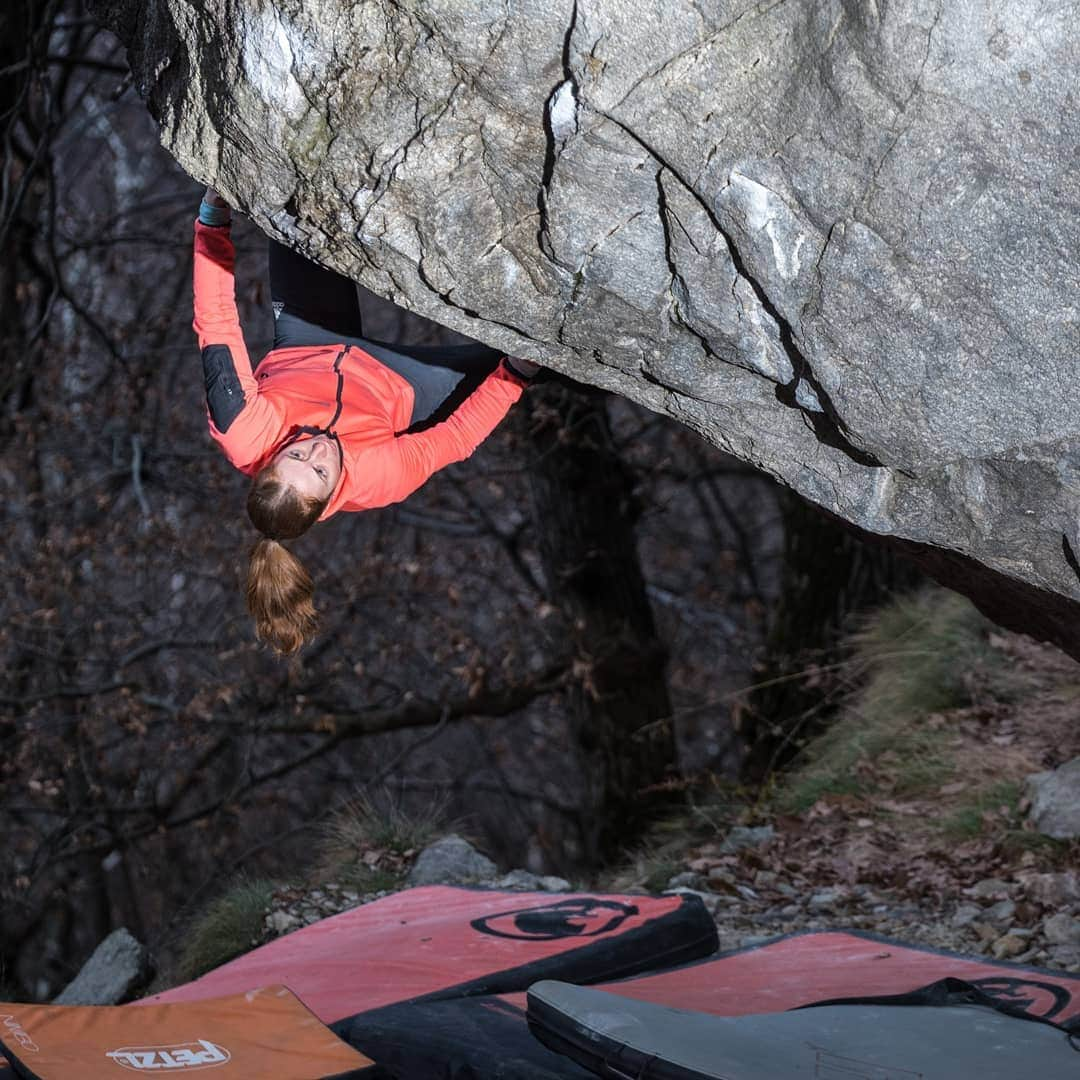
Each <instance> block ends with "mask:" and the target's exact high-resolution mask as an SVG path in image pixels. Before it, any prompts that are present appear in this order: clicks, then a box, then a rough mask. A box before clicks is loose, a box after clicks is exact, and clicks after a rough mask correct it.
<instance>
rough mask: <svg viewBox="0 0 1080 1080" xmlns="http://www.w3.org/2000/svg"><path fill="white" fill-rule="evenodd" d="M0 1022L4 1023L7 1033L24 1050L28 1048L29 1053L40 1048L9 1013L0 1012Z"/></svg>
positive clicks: (34, 1052)
mask: <svg viewBox="0 0 1080 1080" xmlns="http://www.w3.org/2000/svg"><path fill="white" fill-rule="evenodd" d="M0 1024H3V1025H4V1030H5V1031H6V1032H7V1034H8V1035H9V1036H10V1037H11V1038H12V1039H14V1040H15V1041H16V1042H17V1043H18V1044H19V1045H20V1046H21V1047H22V1048H23V1049H24V1050H28V1051H29V1052H30V1053H31V1054H36V1053H38V1051H40V1050H41V1047H40V1046H38V1044H37V1043H36V1042H34V1040H33V1039H32V1038H31V1037H30V1032H28V1031H27V1030H26V1028H24V1027H23V1026H22V1024H20V1023H19V1021H18V1020H16V1019H15V1017H14V1016H12V1015H11V1013H0Z"/></svg>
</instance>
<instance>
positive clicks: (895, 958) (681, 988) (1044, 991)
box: [505, 931, 1080, 1023]
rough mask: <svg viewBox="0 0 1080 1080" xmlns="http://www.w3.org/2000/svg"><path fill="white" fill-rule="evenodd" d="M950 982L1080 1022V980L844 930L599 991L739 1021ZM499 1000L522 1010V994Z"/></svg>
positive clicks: (782, 941) (790, 939) (1043, 1013)
mask: <svg viewBox="0 0 1080 1080" xmlns="http://www.w3.org/2000/svg"><path fill="white" fill-rule="evenodd" d="M949 976H951V977H953V978H956V979H963V980H964V981H965V982H969V983H972V984H973V985H975V986H977V987H978V988H979V989H980V990H982V991H983V992H984V993H986V994H989V995H990V996H991V997H996V998H999V999H1001V1000H1002V1001H1008V1002H1010V1003H1011V1004H1013V1005H1016V1006H1018V1007H1022V1008H1024V1009H1025V1011H1027V1012H1030V1013H1032V1014H1033V1015H1035V1016H1042V1017H1045V1018H1047V1019H1053V1020H1055V1021H1056V1022H1058V1023H1061V1022H1062V1021H1063V1020H1068V1019H1070V1018H1071V1017H1073V1016H1076V1015H1077V1014H1080V975H1069V974H1066V973H1065V972H1061V971H1046V970H1043V969H1041V968H1031V967H1021V966H1020V965H1017V964H1008V963H994V962H990V961H986V960H982V959H980V958H979V957H975V956H960V955H958V954H956V953H949V952H939V951H936V950H933V949H923V948H919V947H918V946H912V945H902V944H900V943H899V942H896V941H889V940H887V939H884V938H877V937H873V936H872V935H863V934H858V933H848V932H841V931H836V932H828V933H814V932H810V933H804V934H792V935H791V936H790V937H785V938H781V939H779V940H778V941H775V942H770V943H768V944H765V945H758V946H754V947H752V948H749V949H743V950H740V951H738V952H734V953H726V954H725V955H723V956H720V957H717V958H715V959H711V960H705V961H701V962H699V963H695V964H687V965H685V966H684V967H681V968H678V969H677V970H674V971H662V972H658V973H656V974H653V975H645V976H642V977H640V978H635V979H627V980H626V981H624V982H618V983H611V984H609V985H605V986H600V987H598V989H601V990H610V991H611V992H612V993H615V994H621V995H622V996H623V997H632V998H637V999H638V1000H639V1001H650V1002H652V1003H654V1004H656V1005H670V1006H671V1007H672V1008H675V1009H691V1010H693V1011H695V1012H707V1013H713V1014H714V1015H716V1016H745V1015H747V1014H749V1013H769V1012H780V1011H782V1010H784V1009H793V1008H795V1007H796V1006H798V1005H807V1004H809V1003H810V1002H812V1001H826V1000H831V999H832V998H850V997H879V996H881V995H884V994H903V993H907V992H908V991H910V990H914V989H916V988H917V987H920V986H926V985H927V984H929V983H932V982H937V980H938V979H944V978H946V977H949ZM505 1000H507V1001H509V1002H512V1003H513V1004H514V1005H518V1006H520V1007H521V1008H524V1007H525V995H524V994H521V995H512V996H507V997H506V998H505Z"/></svg>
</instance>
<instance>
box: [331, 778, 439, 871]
mask: <svg viewBox="0 0 1080 1080" xmlns="http://www.w3.org/2000/svg"><path fill="white" fill-rule="evenodd" d="M450 827H451V826H450V824H449V823H448V821H447V813H446V803H445V802H444V801H438V800H436V801H434V802H432V803H431V804H429V806H428V807H427V808H426V809H425V810H424V811H423V813H421V814H407V813H405V812H404V811H403V810H402V809H401V807H400V806H399V805H398V804H397V803H395V802H394V801H393V800H392V799H391V798H389V797H386V798H384V799H382V800H380V801H379V802H375V801H374V800H372V799H370V798H369V797H368V796H366V795H358V796H356V797H355V798H354V799H352V800H350V801H349V802H348V803H346V805H345V806H344V807H342V808H341V810H339V811H338V812H337V813H335V814H334V816H333V817H332V818H331V819H330V821H329V822H328V823H327V825H326V826H325V827H324V828H323V831H322V836H321V838H320V841H319V845H318V856H317V860H318V861H317V870H316V877H317V879H318V880H321V881H336V882H339V883H341V884H346V885H351V886H353V887H354V888H358V889H360V890H361V891H364V892H380V891H383V890H386V889H393V888H396V887H398V886H400V884H401V882H402V880H403V878H404V876H405V874H406V873H407V871H408V869H409V866H410V865H411V863H412V861H413V859H414V858H415V857H416V856H417V855H418V854H419V852H420V850H421V849H422V848H424V847H425V846H426V845H428V844H430V843H431V842H432V841H433V840H435V839H437V838H438V837H439V836H441V835H442V834H443V833H445V832H447V831H448V830H449V829H450Z"/></svg>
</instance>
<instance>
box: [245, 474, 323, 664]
mask: <svg viewBox="0 0 1080 1080" xmlns="http://www.w3.org/2000/svg"><path fill="white" fill-rule="evenodd" d="M325 506H326V502H325V500H324V501H319V500H312V499H307V498H304V497H303V496H301V495H298V494H297V493H296V492H295V491H294V490H293V489H292V487H290V486H289V485H288V484H285V483H282V482H281V481H280V480H279V479H278V478H277V476H276V475H275V474H274V471H273V467H272V466H268V467H267V468H265V469H263V470H262V472H260V473H258V475H257V476H256V477H255V480H254V482H253V483H252V485H251V491H250V492H249V493H248V499H247V512H248V517H249V518H251V522H252V524H253V525H254V526H255V528H257V529H258V530H259V532H261V533H262V534H263V538H262V539H261V540H259V541H258V543H256V545H255V546H254V547H253V548H252V549H251V560H250V562H249V563H248V579H247V606H248V611H249V612H251V616H252V618H253V619H254V620H255V635H256V637H258V639H259V640H260V641H265V642H266V643H267V644H268V645H269V646H270V647H271V648H272V649H273V650H274V651H275V652H277V653H279V654H282V655H285V656H289V655H291V654H292V653H295V652H297V651H299V649H300V647H301V646H302V645H303V644H304V642H305V641H307V640H309V639H310V638H311V637H312V636H313V635H314V633H315V629H316V626H317V624H318V618H317V616H316V614H315V604H314V603H313V601H312V596H313V595H314V592H315V586H314V584H313V583H312V580H311V575H310V574H309V573H308V572H307V570H305V569H304V564H303V563H302V562H301V561H300V560H299V559H298V558H297V557H296V556H295V555H294V554H293V553H292V552H291V551H289V550H288V549H287V548H285V547H283V546H282V544H281V543H280V541H281V540H291V539H293V538H294V537H297V536H300V535H301V533H304V532H306V531H307V530H308V529H309V528H311V526H312V525H314V524H315V522H316V521H318V519H319V515H320V514H321V513H322V511H323V508H324V507H325Z"/></svg>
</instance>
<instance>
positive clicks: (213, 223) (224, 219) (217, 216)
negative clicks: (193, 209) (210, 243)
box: [199, 200, 232, 228]
mask: <svg viewBox="0 0 1080 1080" xmlns="http://www.w3.org/2000/svg"><path fill="white" fill-rule="evenodd" d="M199 221H201V222H202V223H203V224H204V225H209V226H210V227H211V228H220V227H222V226H225V227H228V226H229V225H230V224H231V223H232V210H231V209H230V208H229V207H228V206H213V205H212V204H210V203H208V202H206V201H205V200H204V201H203V202H201V203H200V204H199Z"/></svg>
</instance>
